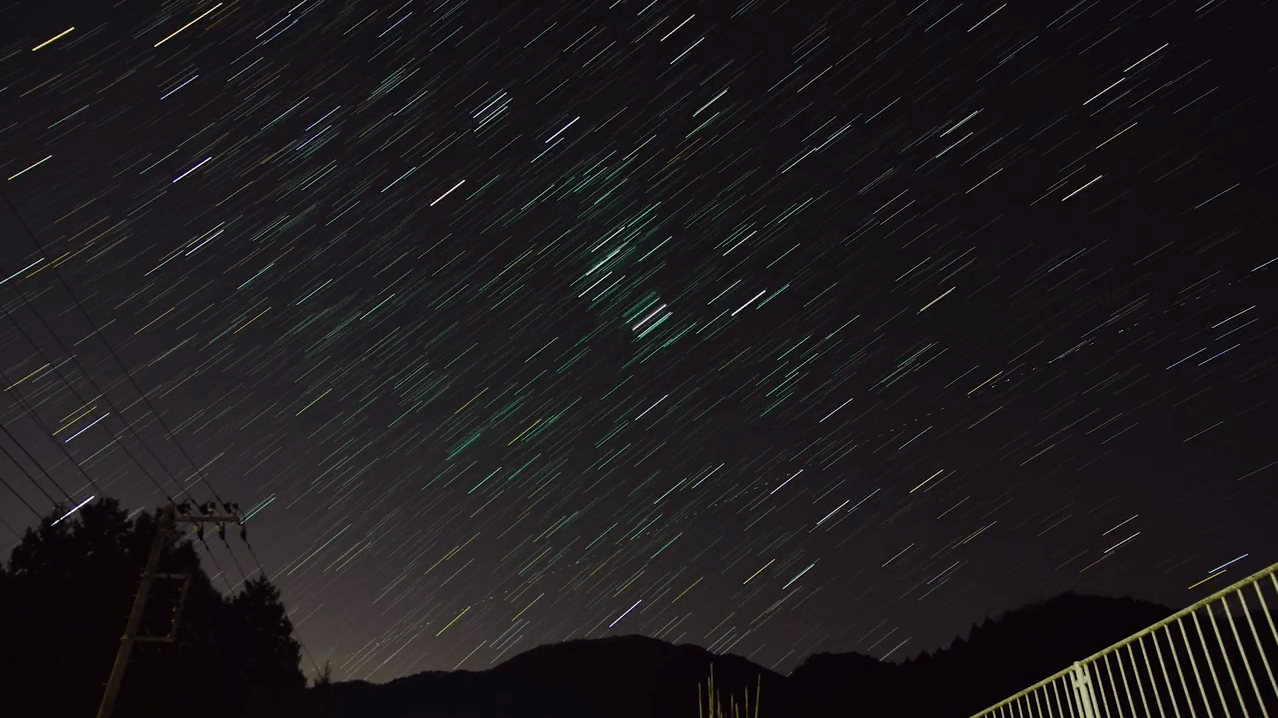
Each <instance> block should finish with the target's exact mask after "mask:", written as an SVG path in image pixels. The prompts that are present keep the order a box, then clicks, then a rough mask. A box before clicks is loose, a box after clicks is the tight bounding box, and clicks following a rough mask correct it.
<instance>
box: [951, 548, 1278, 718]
mask: <svg viewBox="0 0 1278 718" xmlns="http://www.w3.org/2000/svg"><path fill="white" fill-rule="evenodd" d="M1276 573H1278V564H1274V565H1272V566H1270V567H1269V568H1266V569H1264V570H1262V571H1259V572H1257V573H1255V574H1252V575H1251V576H1248V577H1247V578H1245V579H1243V580H1241V581H1239V582H1237V583H1235V584H1233V585H1232V586H1229V587H1227V588H1224V589H1222V590H1220V591H1217V592H1216V593H1214V594H1212V595H1211V596H1208V597H1207V598H1204V599H1203V600H1201V601H1198V602H1197V603H1195V604H1193V605H1191V606H1189V607H1187V608H1185V609H1184V610H1182V611H1178V612H1177V613H1175V614H1173V615H1171V616H1169V617H1167V618H1166V619H1163V620H1162V621H1159V622H1158V623H1155V624H1154V625H1152V626H1149V627H1148V628H1145V629H1144V630H1141V631H1139V632H1137V633H1135V634H1133V635H1131V636H1128V637H1127V638H1125V639H1123V640H1122V641H1119V642H1118V643H1115V644H1114V645H1112V646H1110V647H1109V648H1106V649H1104V650H1103V651H1100V652H1098V653H1096V654H1094V655H1092V656H1089V657H1088V658H1085V659H1083V660H1081V661H1076V662H1075V663H1074V665H1072V666H1070V667H1069V668H1066V669H1065V670H1063V671H1060V672H1059V673H1057V674H1055V675H1053V676H1049V677H1048V678H1045V679H1043V680H1041V681H1039V682H1038V683H1035V684H1034V685H1032V686H1030V687H1029V688H1026V689H1025V690H1023V691H1021V692H1020V693H1017V694H1016V695H1013V696H1011V697H1010V698H1006V699H1004V700H1003V701H1001V702H999V703H996V704H994V705H993V706H990V707H989V708H987V709H985V710H984V711H981V712H980V713H978V714H976V715H975V716H973V718H1044V717H1055V716H1060V717H1061V718H1128V717H1129V716H1130V718H1143V717H1144V716H1157V717H1158V718H1234V717H1241V718H1257V717H1259V718H1270V717H1271V716H1273V718H1278V681H1275V679H1274V671H1275V670H1278V628H1275V624H1274V614H1275V613H1278V577H1275V574H1276ZM1271 603H1272V604H1273V605H1274V606H1275V609H1273V610H1271V609H1270V605H1269V604H1271Z"/></svg>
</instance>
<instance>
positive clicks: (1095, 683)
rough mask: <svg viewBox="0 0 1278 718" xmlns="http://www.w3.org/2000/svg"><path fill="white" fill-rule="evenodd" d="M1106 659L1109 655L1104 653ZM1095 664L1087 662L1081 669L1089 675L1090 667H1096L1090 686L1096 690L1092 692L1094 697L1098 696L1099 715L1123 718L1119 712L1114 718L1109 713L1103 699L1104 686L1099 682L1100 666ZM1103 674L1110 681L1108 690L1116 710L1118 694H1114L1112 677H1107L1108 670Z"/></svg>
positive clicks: (1109, 717) (1108, 717)
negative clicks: (1112, 697) (1111, 694)
mask: <svg viewBox="0 0 1278 718" xmlns="http://www.w3.org/2000/svg"><path fill="white" fill-rule="evenodd" d="M1108 657H1109V654H1108V653H1106V654H1105V658H1108ZM1097 663H1098V662H1097V661H1089V662H1087V663H1084V664H1083V668H1084V669H1085V670H1086V671H1087V673H1088V675H1090V674H1091V672H1092V666H1096V677H1095V678H1093V679H1092V685H1093V686H1095V688H1096V690H1094V691H1093V693H1094V694H1095V695H1099V696H1100V707H1101V715H1103V716H1104V717H1105V718H1111V716H1112V717H1113V718H1123V714H1122V713H1121V712H1119V713H1118V715H1117V716H1114V714H1113V713H1110V710H1109V701H1108V700H1106V699H1105V684H1104V683H1102V682H1101V681H1100V666H1099V665H1097ZM1105 673H1106V676H1105V677H1106V678H1108V679H1110V680H1109V688H1110V692H1111V693H1113V695H1114V707H1115V708H1117V707H1118V694H1117V693H1114V677H1113V676H1111V675H1108V674H1109V671H1108V670H1106V671H1105Z"/></svg>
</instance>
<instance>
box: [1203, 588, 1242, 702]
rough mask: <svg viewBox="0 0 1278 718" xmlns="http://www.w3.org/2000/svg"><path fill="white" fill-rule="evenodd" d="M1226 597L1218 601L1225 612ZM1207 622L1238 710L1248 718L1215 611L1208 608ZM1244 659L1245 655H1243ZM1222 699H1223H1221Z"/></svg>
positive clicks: (1227, 606) (1226, 608)
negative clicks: (1218, 648) (1218, 647)
mask: <svg viewBox="0 0 1278 718" xmlns="http://www.w3.org/2000/svg"><path fill="white" fill-rule="evenodd" d="M1225 600H1226V597H1224V596H1222V597H1221V599H1220V601H1221V603H1222V604H1224V605H1225V612H1226V613H1228V611H1229V605H1228V604H1227V603H1225ZM1207 622H1208V623H1210V624H1211V632H1212V635H1214V636H1215V637H1216V645H1217V646H1220V660H1221V662H1223V663H1224V664H1225V672H1226V673H1228V674H1229V684H1230V685H1232V686H1233V687H1234V697H1235V698H1237V699H1238V710H1240V711H1242V714H1243V718H1249V717H1248V714H1247V703H1246V701H1244V700H1243V694H1242V689H1241V688H1239V687H1238V677H1237V676H1236V675H1234V663H1233V661H1231V660H1229V650H1228V649H1227V648H1226V647H1225V639H1224V638H1221V636H1220V627H1219V626H1218V625H1216V613H1215V612H1214V611H1212V610H1211V609H1210V608H1209V609H1208V610H1207ZM1243 658H1244V659H1246V656H1245V655H1244V656H1243ZM1222 700H1223V699H1222Z"/></svg>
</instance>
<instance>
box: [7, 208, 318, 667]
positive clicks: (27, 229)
mask: <svg viewBox="0 0 1278 718" xmlns="http://www.w3.org/2000/svg"><path fill="white" fill-rule="evenodd" d="M0 198H3V199H4V202H5V204H6V205H8V207H9V211H11V212H12V213H13V216H14V218H15V219H16V220H17V221H18V224H19V225H20V226H21V227H22V230H23V232H25V233H26V235H27V237H28V238H29V239H30V240H31V242H32V244H34V245H35V246H36V248H37V249H38V250H39V252H40V254H41V255H42V256H48V252H47V251H46V250H45V248H44V245H43V244H42V243H41V242H40V240H39V239H38V238H37V237H36V235H35V232H33V231H32V230H31V228H30V227H29V226H28V225H27V223H26V221H25V220H24V219H23V218H22V215H21V214H20V213H19V212H18V208H17V207H15V206H14V204H13V201H12V200H10V199H9V195H8V194H7V193H5V192H4V191H3V190H2V189H0ZM49 269H50V270H51V271H52V272H53V274H54V276H55V277H57V279H58V282H59V283H60V284H61V285H62V287H63V288H64V289H65V290H66V292H67V294H68V295H69V296H70V297H71V300H72V301H73V302H75V305H76V307H77V308H78V309H79V310H80V313H81V314H82V315H84V318H85V320H86V321H87V322H88V323H89V326H90V327H91V328H92V329H93V334H94V335H95V336H97V338H98V340H99V341H101V342H102V345H103V346H104V347H106V350H107V352H108V353H110V355H111V358H112V359H113V360H114V361H115V363H116V366H118V367H119V368H120V370H121V371H122V372H124V376H125V377H126V378H127V379H128V380H129V383H130V384H131V385H132V386H133V389H134V390H135V391H137V393H138V396H139V397H141V399H142V401H143V403H145V404H146V406H147V409H148V410H149V411H150V412H151V414H152V415H153V416H154V417H155V420H156V422H157V423H159V425H160V428H161V429H163V430H164V433H165V434H167V435H168V438H169V440H170V441H172V442H173V444H174V445H175V446H176V447H177V448H178V451H179V452H181V454H182V456H183V457H184V458H185V459H186V460H187V463H189V464H190V465H191V468H192V469H194V472H195V475H196V476H198V477H199V478H200V480H201V481H203V482H204V485H205V486H207V487H208V488H209V491H210V492H212V494H213V498H215V499H216V500H217V502H218V503H219V504H222V505H223V507H225V508H227V509H229V508H230V504H228V503H226V501H224V500H223V499H222V497H221V495H219V494H218V492H217V489H216V488H214V487H213V484H212V482H210V481H209V479H208V476H206V475H205V474H204V471H203V470H202V469H200V467H199V465H198V464H196V463H195V460H194V459H192V458H191V455H190V454H189V453H187V450H186V448H185V447H184V446H182V443H181V442H180V441H178V438H177V435H176V434H175V433H173V431H172V430H171V429H170V428H169V426H168V424H167V423H165V421H164V417H163V416H161V415H160V412H159V411H158V410H157V409H156V408H155V406H154V405H153V404H152V403H151V400H150V398H149V397H148V396H147V393H146V392H144V391H143V390H142V387H141V386H139V385H138V383H137V381H136V380H135V379H134V377H133V374H132V372H130V371H129V369H128V367H127V366H125V364H124V362H123V361H121V360H120V357H119V355H118V354H116V352H115V348H114V347H112V346H111V343H110V342H109V341H107V338H106V336H105V335H103V334H102V330H101V328H100V327H99V326H98V324H97V322H95V321H93V317H92V316H90V315H89V312H88V310H86V309H85V307H84V304H83V303H81V302H80V298H79V297H78V296H76V294H75V292H74V291H73V290H72V289H71V286H70V285H69V284H68V283H67V281H66V279H64V278H63V276H62V273H61V272H59V271H58V268H57V266H56V265H55V264H50V265H49ZM14 289H15V290H17V286H16V285H15V286H14ZM19 293H20V294H21V292H19ZM22 297H23V301H24V302H26V301H27V300H26V296H25V295H22ZM27 305H28V307H31V305H30V302H27ZM31 309H32V311H33V312H34V313H35V314H36V317H37V318H39V319H40V322H41V324H43V325H44V326H45V328H46V330H48V331H49V333H50V334H51V335H53V337H54V339H55V340H56V341H57V342H58V344H59V346H61V347H62V348H63V350H64V351H66V352H67V354H68V355H69V356H71V357H72V361H75V357H74V355H73V354H72V353H71V351H70V350H69V349H68V348H67V347H66V345H65V344H63V343H62V340H61V339H60V338H59V337H58V336H57V335H56V334H53V332H52V330H51V329H49V327H48V324H47V323H45V321H44V318H43V317H42V316H41V315H40V314H39V312H36V311H35V309H34V308H33V307H32V308H31ZM6 314H7V312H6ZM15 324H16V322H15ZM33 344H34V343H33ZM37 350H38V347H37ZM76 366H80V365H79V362H78V361H76ZM80 371H81V372H82V373H83V374H84V375H85V378H87V379H88V380H89V383H90V385H91V386H94V389H95V390H96V391H98V393H99V394H101V395H102V397H103V399H105V400H106V401H107V403H108V405H110V399H109V398H107V396H106V394H105V392H103V391H102V390H101V389H98V388H97V386H96V384H94V382H93V379H92V377H90V376H89V374H88V372H86V371H84V368H83V367H80ZM59 375H60V374H59ZM68 386H70V384H68ZM77 398H79V395H78V393H77ZM112 408H113V410H114V407H112ZM116 413H117V414H119V412H118V410H116ZM120 418H121V420H122V421H124V423H125V426H126V427H128V428H129V430H130V431H133V427H132V425H131V424H130V423H129V422H128V420H127V419H126V418H125V417H124V416H123V414H120ZM133 433H134V436H135V437H136V438H137V439H138V441H139V443H141V444H142V446H143V447H144V448H146V450H147V452H148V453H150V454H151V456H152V457H153V458H154V459H155V460H156V462H157V463H159V464H160V467H161V468H163V469H165V471H166V473H169V474H170V478H173V477H172V474H171V473H170V472H168V469H167V467H165V466H164V463H163V462H162V461H160V458H159V457H158V456H156V455H155V453H154V452H152V451H151V449H150V447H149V446H147V444H146V442H144V441H142V439H141V437H140V436H138V435H137V432H136V431H133ZM117 443H120V442H118V441H117ZM120 445H121V448H123V444H122V443H121V444H120ZM126 453H127V449H126ZM135 463H137V462H136V459H135ZM138 465H139V466H141V464H140V463H139V464H138ZM148 476H149V474H148ZM174 482H175V483H177V484H178V487H179V488H181V489H182V491H186V489H185V488H184V487H183V486H182V485H181V483H180V482H177V481H176V479H174ZM187 493H189V492H187ZM170 501H171V499H170ZM225 541H226V539H225V536H223V542H224V543H225ZM200 542H201V543H204V537H203V536H200ZM244 545H245V546H246V547H248V549H249V553H250V555H252V556H253V560H254V562H255V563H256V564H257V569H258V571H259V572H260V573H261V574H262V577H263V578H267V580H270V579H269V577H267V573H266V569H265V568H263V567H262V562H261V560H259V559H258V557H257V552H255V551H253V547H252V546H250V545H249V543H248V539H247V537H245V538H244ZM226 547H227V551H228V553H230V556H231V560H232V561H234V562H235V565H236V567H237V568H238V569H239V571H240V574H241V575H242V576H243V577H244V581H245V583H247V582H248V575H247V574H245V573H244V569H243V568H242V567H241V566H240V565H239V560H238V559H236V558H235V553H234V552H233V551H232V550H231V547H230V544H229V543H228V544H227V545H226ZM204 548H205V549H206V550H207V551H208V553H209V557H210V559H212V560H213V562H214V566H217V560H216V559H215V558H214V557H213V552H212V549H209V547H208V544H207V543H205V544H204ZM218 571H219V573H223V572H222V570H221V567H220V566H219V567H218ZM223 577H224V578H225V573H223ZM227 583H228V584H229V581H228V582H227ZM289 625H290V626H292V622H291V621H290V622H289ZM292 634H293V636H294V637H295V638H297V643H298V645H299V646H301V647H302V650H303V651H304V652H305V653H306V657H307V658H308V659H310V661H311V666H312V667H313V668H314V669H315V672H316V675H317V676H318V675H319V666H318V665H316V663H315V659H314V658H312V657H311V653H310V650H308V649H307V648H306V644H305V643H303V642H302V640H301V637H300V636H298V635H297V630H296V628H293V629H292Z"/></svg>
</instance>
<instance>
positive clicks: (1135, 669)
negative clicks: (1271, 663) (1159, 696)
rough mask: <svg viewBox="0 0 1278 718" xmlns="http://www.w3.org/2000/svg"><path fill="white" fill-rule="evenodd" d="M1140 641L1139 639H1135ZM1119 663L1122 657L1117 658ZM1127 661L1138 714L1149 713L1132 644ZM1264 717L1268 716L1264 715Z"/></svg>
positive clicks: (1144, 714)
mask: <svg viewBox="0 0 1278 718" xmlns="http://www.w3.org/2000/svg"><path fill="white" fill-rule="evenodd" d="M1136 642H1137V643H1140V639H1136ZM1118 661H1119V663H1120V664H1121V663H1122V661H1123V659H1122V658H1119V659H1118ZM1127 661H1128V662H1129V663H1131V664H1132V677H1133V678H1134V679H1136V695H1138V696H1140V715H1143V716H1148V715H1149V701H1147V700H1145V686H1144V684H1143V683H1142V682H1141V680H1140V666H1138V665H1136V651H1135V650H1133V649H1132V644H1130V643H1129V644H1127ZM1123 680H1127V675H1126V673H1124V674H1123ZM1132 713H1133V714H1135V713H1136V704H1135V703H1133V704H1132ZM1266 718H1268V717H1267V716H1266Z"/></svg>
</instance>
